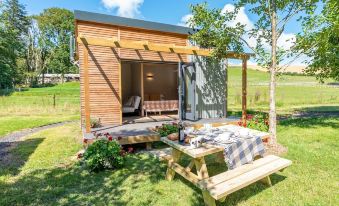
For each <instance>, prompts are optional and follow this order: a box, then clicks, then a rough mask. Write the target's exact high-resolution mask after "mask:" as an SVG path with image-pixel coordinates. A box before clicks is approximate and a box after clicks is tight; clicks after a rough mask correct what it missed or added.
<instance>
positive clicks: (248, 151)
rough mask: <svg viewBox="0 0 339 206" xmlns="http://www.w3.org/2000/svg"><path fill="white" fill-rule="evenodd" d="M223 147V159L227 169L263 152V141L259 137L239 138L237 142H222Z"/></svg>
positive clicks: (261, 154) (242, 163) (244, 162)
mask: <svg viewBox="0 0 339 206" xmlns="http://www.w3.org/2000/svg"><path fill="white" fill-rule="evenodd" d="M222 145H223V146H224V147H225V151H224V155H225V161H226V164H227V166H228V168H229V169H234V168H236V167H239V166H241V165H244V164H247V163H251V162H253V158H254V157H256V156H258V155H260V156H263V154H264V153H265V147H264V143H263V142H262V140H261V138H260V137H254V138H250V139H239V140H238V141H237V142H234V143H230V144H222Z"/></svg>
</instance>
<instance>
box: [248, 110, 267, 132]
mask: <svg viewBox="0 0 339 206" xmlns="http://www.w3.org/2000/svg"><path fill="white" fill-rule="evenodd" d="M247 127H248V128H250V129H255V130H259V131H263V132H268V114H266V113H256V114H254V115H248V121H247Z"/></svg>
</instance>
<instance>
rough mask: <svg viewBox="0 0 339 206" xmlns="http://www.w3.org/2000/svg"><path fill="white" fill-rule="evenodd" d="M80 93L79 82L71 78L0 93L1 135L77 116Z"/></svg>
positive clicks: (73, 118)
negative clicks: (46, 84) (55, 83)
mask: <svg viewBox="0 0 339 206" xmlns="http://www.w3.org/2000/svg"><path fill="white" fill-rule="evenodd" d="M79 94H80V88H79V83H77V82H71V83H65V84H60V85H57V86H54V87H45V88H29V89H27V90H24V91H21V92H14V93H12V94H10V95H7V96H0V137H1V136H3V135H5V134H8V133H10V132H13V131H17V130H21V129H26V128H32V127H37V126H42V125H46V124H50V123H55V122H60V121H66V120H77V119H79V110H80V97H79ZM53 95H55V96H56V98H55V99H56V101H55V102H56V103H55V107H54V105H53V104H54V103H53V102H54V101H53Z"/></svg>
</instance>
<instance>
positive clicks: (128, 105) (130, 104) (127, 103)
mask: <svg viewBox="0 0 339 206" xmlns="http://www.w3.org/2000/svg"><path fill="white" fill-rule="evenodd" d="M133 105H134V97H133V96H131V97H129V98H128V100H127V101H126V102H125V104H124V106H126V107H133Z"/></svg>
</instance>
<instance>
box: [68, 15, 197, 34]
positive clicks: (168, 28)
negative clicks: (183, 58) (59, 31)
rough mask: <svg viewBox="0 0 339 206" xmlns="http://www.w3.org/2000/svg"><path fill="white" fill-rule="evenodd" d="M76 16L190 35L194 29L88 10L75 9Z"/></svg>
mask: <svg viewBox="0 0 339 206" xmlns="http://www.w3.org/2000/svg"><path fill="white" fill-rule="evenodd" d="M74 17H75V19H76V20H82V21H89V22H96V23H103V24H111V25H117V26H125V27H133V28H140V29H146V30H154V31H162V32H169V33H176V34H185V35H189V34H192V33H193V30H192V29H190V28H188V27H183V26H176V25H171V24H163V23H157V22H151V21H144V20H139V19H131V18H125V17H120V16H112V15H107V14H99V13H93V12H87V11H79V10H75V11H74Z"/></svg>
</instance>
